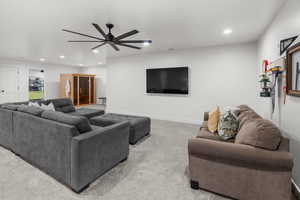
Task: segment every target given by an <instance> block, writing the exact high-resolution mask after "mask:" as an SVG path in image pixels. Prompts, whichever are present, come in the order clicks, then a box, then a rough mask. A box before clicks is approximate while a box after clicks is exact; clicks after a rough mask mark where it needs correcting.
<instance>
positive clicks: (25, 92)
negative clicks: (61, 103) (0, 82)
mask: <svg viewBox="0 0 300 200" xmlns="http://www.w3.org/2000/svg"><path fill="white" fill-rule="evenodd" d="M0 67H17V68H18V69H19V81H18V85H19V88H20V89H19V92H18V94H17V97H16V101H28V99H29V85H28V84H29V69H43V70H44V71H45V72H44V74H45V79H44V80H45V99H51V98H58V97H59V81H60V74H62V73H79V72H80V68H79V67H67V66H58V65H51V64H37V63H22V62H17V61H16V62H15V61H6V60H0ZM7 78H9V77H7Z"/></svg>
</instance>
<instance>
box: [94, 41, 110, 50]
mask: <svg viewBox="0 0 300 200" xmlns="http://www.w3.org/2000/svg"><path fill="white" fill-rule="evenodd" d="M106 43H107V42H103V43H102V44H99V45H97V46H95V47H93V48H92V50H95V49H98V48H99V47H102V46H103V45H105V44H106Z"/></svg>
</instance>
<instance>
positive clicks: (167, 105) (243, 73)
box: [107, 43, 259, 123]
mask: <svg viewBox="0 0 300 200" xmlns="http://www.w3.org/2000/svg"><path fill="white" fill-rule="evenodd" d="M107 66H108V77H107V81H108V82H107V96H108V108H107V109H108V111H109V112H116V113H127V114H136V115H147V116H150V117H152V118H156V119H163V120H172V121H179V122H188V123H200V122H201V121H202V120H203V112H204V111H208V110H210V109H212V108H213V107H214V106H216V105H220V106H222V107H224V106H236V105H239V104H249V105H250V106H252V107H254V108H258V107H259V105H258V104H257V102H258V101H257V99H258V88H257V87H258V81H257V73H258V69H257V45H256V43H246V44H241V45H230V46H217V47H207V48H197V49H190V50H182V51H169V52H164V53H158V54H147V55H139V56H138V55H137V56H131V57H122V58H116V59H110V60H108V64H107ZM176 66H189V67H190V95H189V96H187V97H185V96H174V95H149V94H146V68H157V67H176Z"/></svg>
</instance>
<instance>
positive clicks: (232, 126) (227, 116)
mask: <svg viewBox="0 0 300 200" xmlns="http://www.w3.org/2000/svg"><path fill="white" fill-rule="evenodd" d="M238 129H239V121H238V120H237V118H236V116H235V115H234V114H233V113H232V112H231V110H227V111H225V112H224V113H223V114H221V116H220V120H219V127H218V134H219V136H220V137H221V138H222V139H223V140H229V139H231V138H234V137H235V136H236V134H237V132H238Z"/></svg>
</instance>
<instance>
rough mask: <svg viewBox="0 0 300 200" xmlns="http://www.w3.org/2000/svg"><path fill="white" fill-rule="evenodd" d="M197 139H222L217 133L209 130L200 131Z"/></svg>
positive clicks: (202, 129)
mask: <svg viewBox="0 0 300 200" xmlns="http://www.w3.org/2000/svg"><path fill="white" fill-rule="evenodd" d="M196 138H203V139H208V140H217V141H221V138H220V136H219V135H218V134H217V133H211V132H210V131H209V130H208V129H207V128H201V129H200V130H199V131H198V134H197V136H196Z"/></svg>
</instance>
